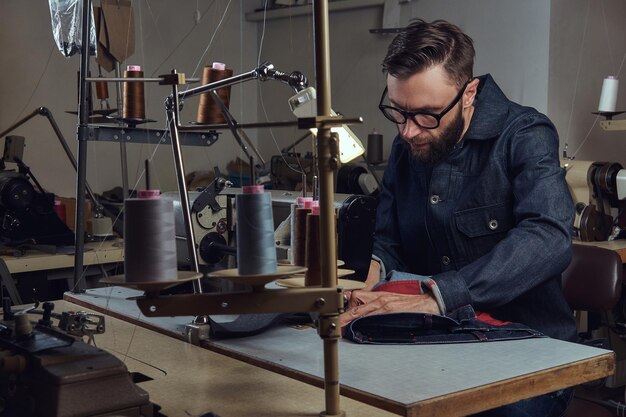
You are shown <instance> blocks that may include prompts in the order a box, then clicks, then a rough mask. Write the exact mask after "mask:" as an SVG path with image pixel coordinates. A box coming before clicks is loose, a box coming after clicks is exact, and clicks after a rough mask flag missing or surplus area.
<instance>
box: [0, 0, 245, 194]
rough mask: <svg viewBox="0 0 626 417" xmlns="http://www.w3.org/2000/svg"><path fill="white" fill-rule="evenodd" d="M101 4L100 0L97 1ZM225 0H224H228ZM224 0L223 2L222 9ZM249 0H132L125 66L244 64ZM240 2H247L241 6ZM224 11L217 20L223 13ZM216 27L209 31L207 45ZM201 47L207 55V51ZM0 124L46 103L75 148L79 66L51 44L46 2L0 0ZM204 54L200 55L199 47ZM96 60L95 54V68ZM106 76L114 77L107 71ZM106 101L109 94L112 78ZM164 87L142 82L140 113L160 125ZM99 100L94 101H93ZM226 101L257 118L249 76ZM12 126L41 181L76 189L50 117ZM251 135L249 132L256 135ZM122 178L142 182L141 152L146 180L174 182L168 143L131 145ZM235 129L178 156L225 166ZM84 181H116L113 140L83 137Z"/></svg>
mask: <svg viewBox="0 0 626 417" xmlns="http://www.w3.org/2000/svg"><path fill="white" fill-rule="evenodd" d="M94 3H96V4H99V2H94ZM229 4H230V5H229ZM196 5H198V7H199V10H200V11H201V20H200V22H199V24H197V25H196V23H195V18H194V12H195V10H196ZM227 5H229V6H228V8H227ZM252 6H253V5H252V4H251V2H246V1H244V0H233V1H230V2H229V1H227V0H215V1H208V0H202V1H195V0H183V1H177V2H172V1H168V0H150V1H134V2H133V7H134V10H135V23H136V48H135V54H134V55H133V56H131V57H130V58H129V59H128V60H127V61H126V62H125V63H123V66H124V67H125V65H127V64H138V65H141V66H142V67H143V68H144V69H145V75H146V76H156V75H159V74H164V73H168V72H170V70H171V69H172V68H177V69H178V71H180V72H185V73H186V74H187V76H188V77H190V76H192V75H194V71H195V70H196V68H197V66H198V64H201V66H200V68H199V69H198V70H197V72H196V73H195V75H196V76H198V77H199V76H201V71H202V65H204V64H205V63H211V62H213V61H221V62H225V63H227V64H228V66H229V67H231V68H233V70H234V71H235V73H239V72H241V71H248V70H249V69H250V68H252V67H253V66H254V65H255V62H256V55H257V40H256V23H250V22H248V21H246V20H245V19H244V17H243V16H244V13H245V11H246V10H249V9H250V8H251V7H252ZM246 8H247V9H246ZM223 16H224V19H223V21H222V23H221V26H220V27H219V29H218V30H217V31H216V28H217V27H218V25H219V24H220V20H221V19H222V17H223ZM214 32H215V33H216V34H215V38H214V39H213V42H212V43H211V47H210V48H208V49H207V47H208V45H209V42H210V40H211V37H212V36H213V34H214ZM205 51H206V54H204V52H205ZM0 52H1V53H2V54H3V59H2V60H0V73H1V74H2V77H0V97H2V106H0V131H1V130H4V129H5V128H7V127H9V126H10V125H11V124H13V123H14V122H15V121H17V120H19V119H20V118H22V117H24V116H25V115H27V114H29V113H30V112H31V111H32V110H34V109H36V108H37V107H39V106H45V107H48V108H49V109H50V110H51V111H52V113H53V115H54V117H55V119H56V120H57V122H58V124H59V126H60V128H61V130H62V132H63V135H64V136H65V138H66V140H67V142H68V143H69V146H70V147H71V148H72V150H73V151H74V152H75V153H76V150H77V141H76V125H77V117H76V116H73V115H70V114H67V113H66V111H72V110H73V111H76V102H77V92H76V86H77V71H78V68H79V55H74V56H72V57H70V58H65V57H64V56H63V55H62V54H61V53H60V52H59V51H58V50H57V49H56V47H55V44H54V40H53V36H52V29H51V18H50V12H49V8H48V2H47V1H39V0H4V1H2V2H0ZM203 54H204V56H203ZM94 73H96V74H97V68H96V67H95V65H94V60H92V74H94ZM104 75H105V76H107V75H108V76H114V74H113V73H110V74H107V73H104ZM109 93H110V95H111V105H112V106H115V104H116V98H115V91H114V88H113V86H112V85H111V86H110V87H109ZM169 93H170V89H169V88H168V87H164V86H158V85H156V84H148V85H146V91H145V97H146V116H147V117H148V118H150V119H154V120H156V122H155V123H150V124H148V125H146V126H149V127H160V128H163V127H165V110H164V106H163V103H164V98H165V97H166V96H167V95H168V94H169ZM98 105H99V103H96V108H98ZM196 108H197V98H193V99H189V100H188V101H187V103H186V106H185V109H184V110H183V113H182V116H181V118H182V121H183V122H188V121H191V120H194V119H195V116H196ZM231 108H232V109H233V113H234V114H235V117H237V118H238V119H243V120H249V121H250V119H251V121H254V120H255V119H256V116H253V117H249V115H250V114H255V113H256V88H255V86H254V85H253V84H251V85H243V86H241V87H237V88H234V89H233V91H232V98H231ZM13 134H16V135H22V136H25V137H26V144H27V147H26V151H25V155H24V160H25V162H26V163H27V164H28V165H30V166H31V169H32V171H33V173H34V175H35V176H36V177H37V178H39V180H40V182H41V183H42V185H43V186H44V187H45V188H47V189H48V190H50V191H52V192H55V193H57V194H59V195H63V196H73V195H74V194H75V174H74V171H73V169H72V167H71V165H70V163H69V161H68V159H67V157H66V156H65V154H64V152H63V150H62V148H61V146H60V144H59V143H58V140H57V139H56V136H55V135H54V133H53V131H52V129H51V128H50V126H49V124H48V122H47V121H46V120H45V119H44V118H42V117H39V116H38V117H36V118H34V119H32V120H31V121H30V122H28V123H26V124H24V125H23V126H21V127H20V128H18V129H16V130H15V131H14V132H13ZM253 136H254V135H253ZM127 151H128V171H129V183H130V185H131V186H133V185H134V184H135V183H136V182H139V184H140V185H141V187H143V186H144V182H143V181H144V180H143V179H140V176H141V173H142V172H143V167H144V161H145V160H146V159H151V160H152V168H153V171H152V177H151V178H152V180H153V184H154V186H155V187H156V188H160V189H162V190H175V189H176V180H175V176H174V165H173V162H172V161H173V159H172V156H171V155H172V150H171V147H170V146H160V147H158V148H157V147H156V146H154V145H139V144H129V145H128V146H127ZM239 153H240V151H239V148H238V147H237V146H235V144H234V140H233V138H232V136H231V135H230V134H229V133H228V132H226V133H224V134H223V135H222V136H221V138H220V140H219V141H218V143H217V144H215V145H213V146H212V147H209V148H196V147H185V148H184V149H183V155H184V159H185V167H186V170H187V171H188V172H191V171H194V170H212V169H213V167H214V166H216V165H217V166H220V167H221V168H224V167H225V165H226V163H227V162H228V161H229V160H231V159H232V158H234V157H236V156H237V155H239ZM87 167H88V176H87V180H88V182H89V183H90V185H91V186H92V188H93V189H94V190H95V191H96V192H101V191H103V190H108V189H111V188H112V187H114V186H118V185H121V168H120V152H119V145H118V144H116V143H95V142H90V143H89V145H88V164H87Z"/></svg>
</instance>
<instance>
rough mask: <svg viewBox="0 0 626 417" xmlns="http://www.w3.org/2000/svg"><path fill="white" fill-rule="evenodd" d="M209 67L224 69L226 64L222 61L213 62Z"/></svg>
mask: <svg viewBox="0 0 626 417" xmlns="http://www.w3.org/2000/svg"><path fill="white" fill-rule="evenodd" d="M211 68H213V69H216V70H222V71H224V70H225V69H226V64H224V63H223V62H214V63H213V65H212V66H211Z"/></svg>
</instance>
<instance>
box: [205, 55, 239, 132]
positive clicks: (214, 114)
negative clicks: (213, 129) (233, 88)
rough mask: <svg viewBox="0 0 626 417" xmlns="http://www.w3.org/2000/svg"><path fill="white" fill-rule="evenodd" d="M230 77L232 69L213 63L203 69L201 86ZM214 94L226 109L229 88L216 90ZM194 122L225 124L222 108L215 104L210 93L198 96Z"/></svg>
mask: <svg viewBox="0 0 626 417" xmlns="http://www.w3.org/2000/svg"><path fill="white" fill-rule="evenodd" d="M232 75H233V70H232V69H229V68H226V66H225V65H224V64H222V63H219V62H214V63H213V65H212V66H208V65H207V66H205V67H204V70H203V71H202V84H203V85H204V84H209V83H212V82H215V81H219V80H223V79H224V78H229V77H232ZM215 92H216V93H217V95H218V96H219V98H220V99H221V100H222V102H223V103H224V105H225V106H226V108H228V105H229V103H230V87H222V88H218V89H217V90H215ZM196 122H197V123H200V124H221V123H225V122H226V119H225V118H224V115H223V114H222V108H221V107H220V105H219V104H217V103H216V102H215V100H214V99H213V97H212V95H211V94H210V93H204V94H201V95H200V102H199V104H198V114H197V116H196Z"/></svg>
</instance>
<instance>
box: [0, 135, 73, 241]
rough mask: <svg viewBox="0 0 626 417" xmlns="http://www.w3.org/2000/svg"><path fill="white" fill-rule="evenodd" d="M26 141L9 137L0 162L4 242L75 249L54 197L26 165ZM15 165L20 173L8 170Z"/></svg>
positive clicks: (1, 234)
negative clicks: (23, 158) (56, 209)
mask: <svg viewBox="0 0 626 417" xmlns="http://www.w3.org/2000/svg"><path fill="white" fill-rule="evenodd" d="M23 153H24V138H23V137H21V136H7V137H6V140H5V146H4V154H3V157H2V159H1V160H0V240H2V241H3V243H5V244H8V245H16V244H21V243H28V244H44V245H73V244H74V233H73V232H72V231H71V230H70V229H69V228H68V227H67V225H66V224H65V223H64V222H63V221H61V219H59V217H58V215H57V214H56V211H55V210H54V196H53V195H51V194H48V193H46V192H45V191H44V189H43V188H42V187H41V185H40V184H39V182H38V181H37V179H36V178H35V176H34V175H33V173H32V172H31V171H30V168H29V167H28V166H26V164H25V163H24V162H23V161H22V156H23ZM6 163H14V164H15V165H16V166H17V170H16V169H7V168H6Z"/></svg>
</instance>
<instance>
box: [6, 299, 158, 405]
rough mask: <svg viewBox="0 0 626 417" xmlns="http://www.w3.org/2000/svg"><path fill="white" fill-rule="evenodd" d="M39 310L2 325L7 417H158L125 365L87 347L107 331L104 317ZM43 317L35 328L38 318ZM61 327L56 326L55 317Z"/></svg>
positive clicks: (50, 307)
mask: <svg viewBox="0 0 626 417" xmlns="http://www.w3.org/2000/svg"><path fill="white" fill-rule="evenodd" d="M53 309H54V305H53V304H52V303H44V306H43V311H41V310H35V308H34V307H30V308H27V309H25V310H21V311H19V312H17V313H15V312H11V310H10V308H9V307H8V306H7V305H6V304H5V305H4V319H3V320H2V321H1V322H0V356H1V358H2V359H1V360H0V402H1V404H2V410H1V414H2V415H10V416H16V417H18V416H24V417H25V416H35V415H36V416H40V417H69V416H92V415H116V416H138V415H141V416H144V417H152V415H153V405H152V404H151V403H150V401H149V397H148V393H147V392H145V391H144V390H142V389H141V388H139V387H138V386H137V385H135V384H134V382H133V381H132V378H131V375H130V374H129V373H128V369H127V368H126V366H125V365H124V363H123V362H122V361H121V360H119V359H118V358H116V357H115V356H113V355H111V354H110V353H108V352H106V351H104V350H102V349H98V348H96V347H95V346H92V345H90V344H87V343H84V342H83V340H82V338H83V337H85V336H86V337H89V338H90V340H93V335H94V334H100V333H103V332H104V317H103V316H100V315H96V314H89V313H85V312H64V313H62V314H57V313H54V312H53V311H52V310H53ZM36 313H39V314H42V316H41V317H42V318H41V319H40V320H39V321H38V322H37V323H36V325H35V326H33V323H32V322H31V319H32V318H31V317H29V316H30V315H32V314H36ZM53 318H54V319H58V320H59V322H58V325H57V326H53V325H52V319H53Z"/></svg>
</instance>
